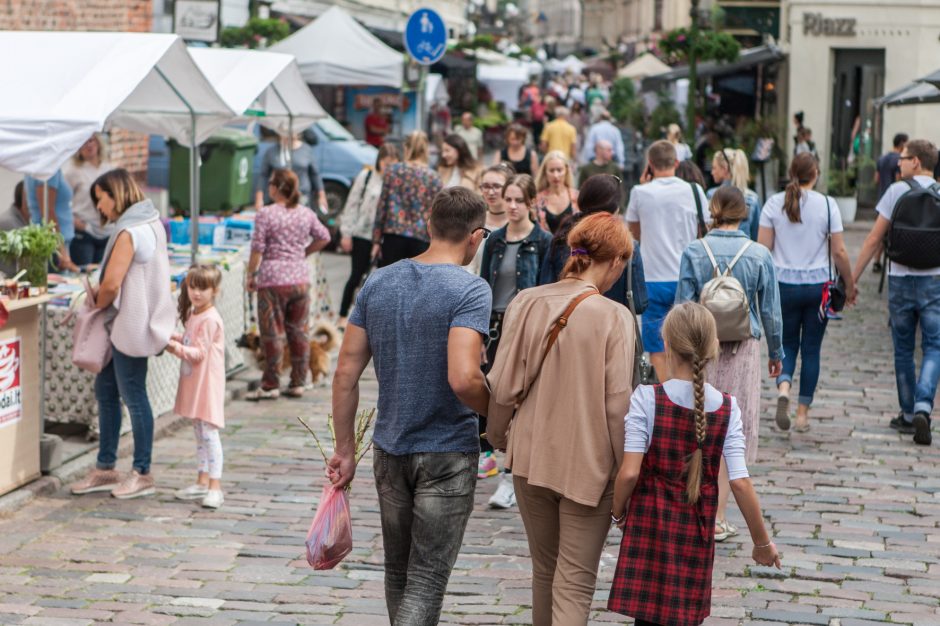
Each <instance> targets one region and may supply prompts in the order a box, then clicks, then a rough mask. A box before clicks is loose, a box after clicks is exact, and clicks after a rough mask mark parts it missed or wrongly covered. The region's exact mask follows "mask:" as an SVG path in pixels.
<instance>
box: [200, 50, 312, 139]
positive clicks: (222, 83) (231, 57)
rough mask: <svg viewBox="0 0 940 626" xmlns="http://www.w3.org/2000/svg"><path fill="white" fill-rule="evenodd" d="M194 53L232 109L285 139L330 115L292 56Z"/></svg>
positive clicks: (204, 51)
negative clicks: (255, 120) (314, 93)
mask: <svg viewBox="0 0 940 626" xmlns="http://www.w3.org/2000/svg"><path fill="white" fill-rule="evenodd" d="M189 53H190V55H192V57H193V60H194V61H195V62H196V65H197V66H198V67H199V69H200V70H201V71H202V73H203V74H205V76H206V78H208V79H209V82H210V83H211V84H212V86H213V87H214V88H215V90H216V91H217V92H218V93H219V95H220V96H221V97H222V99H223V100H225V103H226V104H227V105H228V106H229V107H230V108H231V109H232V110H233V111H235V112H236V113H239V114H244V115H247V116H249V117H252V118H253V119H257V120H258V123H260V124H261V125H262V126H265V127H267V128H270V129H271V130H274V131H275V132H277V133H279V134H281V135H288V134H293V133H295V132H299V131H301V130H304V129H305V128H307V127H308V126H310V125H311V124H313V123H314V122H315V121H317V120H318V119H322V118H324V117H326V111H324V110H323V107H321V106H320V103H319V102H317V99H316V98H314V97H313V93H311V92H310V88H309V87H307V84H306V83H305V82H304V79H303V77H302V76H301V75H300V68H298V67H297V63H296V61H295V60H294V57H292V56H291V55H289V54H280V53H277V52H266V51H265V52H263V51H260V50H229V49H223V48H190V49H189Z"/></svg>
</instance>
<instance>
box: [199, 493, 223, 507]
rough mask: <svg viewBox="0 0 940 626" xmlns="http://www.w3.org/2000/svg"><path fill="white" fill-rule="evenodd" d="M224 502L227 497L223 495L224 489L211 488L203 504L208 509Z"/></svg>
mask: <svg viewBox="0 0 940 626" xmlns="http://www.w3.org/2000/svg"><path fill="white" fill-rule="evenodd" d="M223 502H225V498H224V497H223V496H222V490H221V489H210V490H209V491H208V492H207V493H206V497H205V498H203V499H202V506H204V507H206V508H207V509H217V508H219V507H220V506H222V503H223Z"/></svg>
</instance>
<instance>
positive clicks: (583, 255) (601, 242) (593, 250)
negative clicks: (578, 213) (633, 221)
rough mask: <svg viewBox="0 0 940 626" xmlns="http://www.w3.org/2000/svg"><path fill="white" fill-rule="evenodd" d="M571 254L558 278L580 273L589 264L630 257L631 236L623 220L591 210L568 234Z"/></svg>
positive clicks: (631, 248)
mask: <svg viewBox="0 0 940 626" xmlns="http://www.w3.org/2000/svg"><path fill="white" fill-rule="evenodd" d="M568 247H569V248H571V256H569V257H568V261H567V262H566V263H565V267H564V268H563V269H562V270H561V277H562V278H567V277H568V276H569V275H571V274H581V273H582V272H584V271H585V270H586V269H587V268H589V267H590V266H591V263H593V262H598V263H605V262H607V261H611V260H613V259H617V258H622V259H629V258H630V257H631V256H633V238H632V237H631V236H630V231H629V230H627V225H626V223H624V221H623V220H622V219H620V218H618V217H617V216H616V215H613V214H611V213H605V212H603V211H602V212H600V213H593V214H591V215H588V216H587V217H585V218H583V219H582V220H580V221H579V222H578V223H577V224H576V225H575V226H574V228H572V229H571V232H570V233H568Z"/></svg>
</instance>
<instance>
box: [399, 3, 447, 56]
mask: <svg viewBox="0 0 940 626" xmlns="http://www.w3.org/2000/svg"><path fill="white" fill-rule="evenodd" d="M405 50H407V51H408V54H410V55H411V58H412V59H414V60H415V61H416V62H417V63H420V64H421V65H431V64H433V63H437V62H438V61H439V60H440V59H441V57H442V56H444V52H446V51H447V27H446V26H445V25H444V20H443V19H442V18H441V16H440V15H439V14H438V13H437V11H434V10H433V9H418V10H417V11H415V12H414V13H412V14H411V16H410V17H409V18H408V23H407V24H406V25H405Z"/></svg>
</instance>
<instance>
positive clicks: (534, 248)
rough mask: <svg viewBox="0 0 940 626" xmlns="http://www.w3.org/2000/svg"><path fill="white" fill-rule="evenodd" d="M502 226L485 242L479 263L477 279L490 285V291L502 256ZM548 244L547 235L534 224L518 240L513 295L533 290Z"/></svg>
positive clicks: (550, 238)
mask: <svg viewBox="0 0 940 626" xmlns="http://www.w3.org/2000/svg"><path fill="white" fill-rule="evenodd" d="M507 228H508V226H503V227H502V228H499V229H497V230H494V231H493V233H492V234H491V235H490V236H489V237H487V238H486V245H485V246H484V247H483V262H482V264H481V266H480V276H482V277H483V279H484V280H486V282H488V283H489V284H490V287H491V288H492V287H493V285H495V284H496V275H497V274H498V273H499V268H500V266H501V265H502V263H503V257H504V256H505V255H506V229H507ZM551 244H552V235H551V233H549V232H547V231H545V230H542V228H541V227H540V226H539V225H538V224H536V225H535V228H533V229H532V232H531V233H529V235H528V236H527V237H526V238H525V239H523V240H522V243H521V244H520V246H519V253H518V255H517V256H516V293H519V292H520V291H522V290H523V289H528V288H529V287H535V286H536V285H537V284H538V278H539V269H540V268H541V267H542V259H544V258H545V255H546V253H547V252H548V248H549V246H551Z"/></svg>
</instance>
